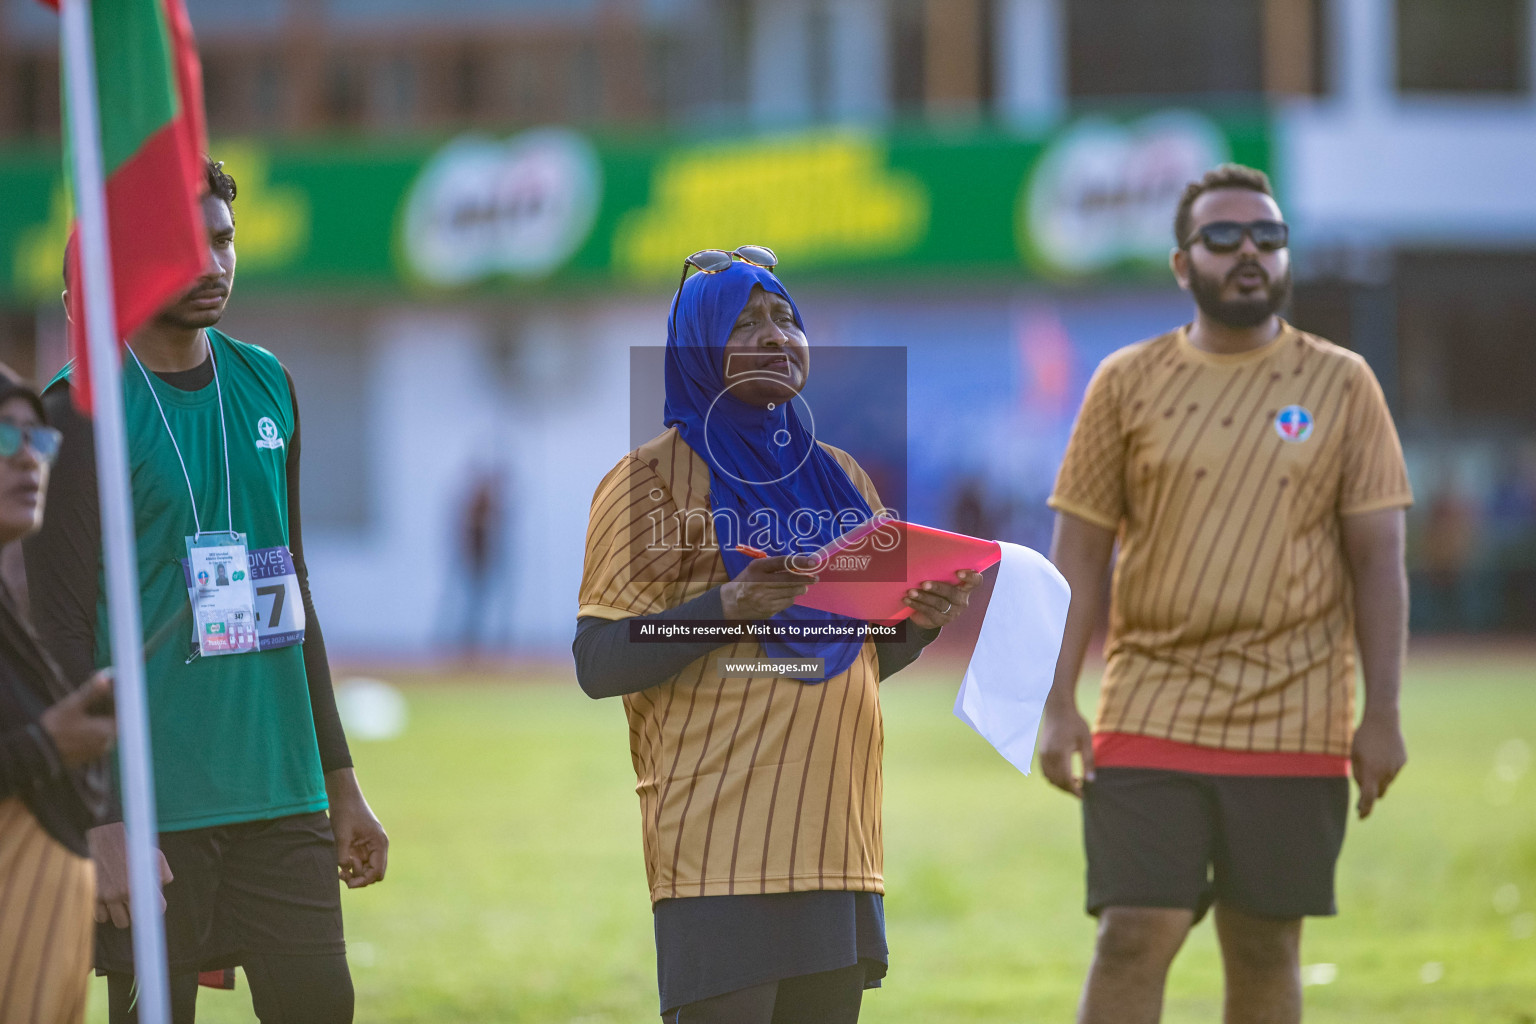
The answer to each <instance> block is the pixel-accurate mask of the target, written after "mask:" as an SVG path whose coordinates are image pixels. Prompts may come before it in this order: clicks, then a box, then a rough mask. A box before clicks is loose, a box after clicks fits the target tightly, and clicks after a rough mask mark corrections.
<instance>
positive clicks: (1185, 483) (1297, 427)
mask: <svg viewBox="0 0 1536 1024" xmlns="http://www.w3.org/2000/svg"><path fill="white" fill-rule="evenodd" d="M1412 500H1413V496H1412V492H1411V491H1410V489H1409V485H1408V475H1407V471H1406V469H1405V467H1404V464H1403V453H1402V447H1401V445H1400V444H1399V443H1398V437H1397V431H1396V429H1395V428H1394V426H1393V424H1392V417H1391V414H1390V413H1389V412H1388V411H1387V406H1386V401H1385V399H1384V398H1383V396H1382V393H1381V387H1380V385H1378V384H1377V382H1376V378H1375V376H1374V375H1373V374H1372V373H1371V370H1370V367H1369V366H1367V365H1366V363H1365V361H1364V360H1363V359H1361V358H1360V357H1359V356H1358V355H1355V354H1354V353H1352V352H1349V351H1347V350H1345V349H1343V348H1340V347H1338V346H1336V345H1333V344H1331V343H1330V342H1327V341H1324V340H1323V339H1321V338H1317V337H1314V336H1312V335H1309V334H1305V333H1302V332H1300V331H1297V330H1295V329H1294V328H1292V327H1290V326H1289V325H1283V329H1282V330H1281V332H1280V335H1279V336H1278V337H1277V338H1276V339H1275V340H1274V341H1273V342H1271V343H1269V344H1267V345H1265V346H1264V347H1262V348H1260V349H1257V350H1255V351H1253V352H1246V353H1240V354H1236V355H1218V354H1213V353H1209V352H1204V351H1202V350H1199V349H1196V348H1195V347H1194V346H1193V345H1191V344H1190V342H1189V338H1188V335H1187V332H1186V330H1185V329H1183V328H1181V329H1179V330H1177V331H1173V332H1170V333H1168V334H1165V335H1162V336H1161V337H1158V338H1154V339H1153V340H1151V341H1146V342H1142V343H1140V344H1137V345H1132V346H1130V347H1128V348H1124V349H1121V350H1120V351H1118V352H1115V353H1114V354H1112V355H1111V356H1109V357H1108V358H1107V359H1105V360H1104V362H1103V363H1102V364H1100V366H1099V368H1098V370H1097V372H1095V374H1094V376H1093V379H1092V381H1091V382H1090V383H1089V385H1088V392H1087V395H1086V396H1085V397H1084V400H1083V406H1082V409H1081V411H1080V412H1079V414H1078V419H1077V423H1076V424H1075V426H1074V427H1073V431H1072V437H1071V440H1070V442H1069V443H1068V447H1067V453H1066V456H1065V458H1064V460H1063V462H1062V465H1061V470H1060V473H1059V475H1058V477H1057V481H1056V487H1055V491H1054V493H1053V494H1052V496H1051V499H1050V504H1051V506H1052V507H1053V508H1055V509H1057V510H1058V511H1061V512H1065V513H1068V514H1070V515H1073V516H1076V517H1078V518H1081V519H1084V520H1086V521H1088V522H1090V523H1095V524H1097V525H1099V526H1102V527H1104V528H1105V529H1110V530H1118V531H1119V537H1120V554H1119V558H1118V561H1117V562H1116V565H1115V573H1114V582H1113V590H1112V597H1111V604H1110V627H1109V636H1108V640H1107V644H1106V655H1107V659H1108V662H1107V666H1106V670H1105V676H1104V685H1103V688H1102V690H1101V694H1100V701H1099V707H1098V712H1097V716H1096V721H1095V731H1097V732H1100V733H1124V734H1131V735H1139V736H1148V737H1156V738H1160V739H1165V740H1172V741H1175V742H1180V743H1189V744H1195V745H1198V746H1202V747H1214V748H1221V749H1224V750H1242V751H1261V752H1294V753H1306V754H1328V755H1334V756H1347V755H1348V754H1349V745H1350V739H1351V732H1352V729H1353V724H1354V696H1355V653H1354V643H1355V641H1354V606H1353V594H1352V591H1351V581H1350V576H1349V572H1348V566H1347V564H1346V561H1345V558H1344V551H1343V546H1342V539H1341V531H1340V518H1341V517H1342V516H1349V515H1356V514H1360V513H1364V512H1370V511H1375V510H1379V509H1386V508H1393V507H1400V506H1406V505H1408V504H1411V503H1412Z"/></svg>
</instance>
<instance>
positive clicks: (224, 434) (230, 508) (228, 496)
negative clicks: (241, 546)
mask: <svg viewBox="0 0 1536 1024" xmlns="http://www.w3.org/2000/svg"><path fill="white" fill-rule="evenodd" d="M203 342H204V343H205V344H206V345H207V346H208V362H210V363H212V364H213V387H214V390H215V391H216V392H217V393H218V396H219V436H220V437H221V438H222V439H223V442H224V508H225V511H226V512H228V513H229V532H230V533H234V532H235V502H234V492H233V485H232V484H231V481H230V474H229V426H228V424H227V423H225V421H224V386H223V385H222V384H220V383H219V363H218V360H216V359H214V357H213V340H212V339H211V338H209V337H208V335H207V333H206V332H204V334H203ZM124 348H127V349H128V354H129V355H131V356H133V361H134V362H135V363H137V364H138V367H139V372H140V373H142V374H143V375H144V384H145V385H146V386H147V387H148V388H149V396H150V397H151V398H153V399H154V400H155V408H156V409H159V410H160V422H161V423H163V424H165V433H166V436H167V437H169V438H170V439H171V447H172V448H174V449H175V450H176V461H177V462H179V463H181V478H182V479H183V480H185V481H186V482H187V498H188V499H189V500H190V501H191V503H192V524H193V526H195V527H196V528H197V534H196V536H198V537H201V536H202V535H203V521H202V518H201V517H200V516H198V514H197V495H196V494H194V493H193V491H192V477H191V476H190V475H189V474H188V473H187V460H186V459H185V458H183V457H182V454H181V445H179V444H177V443H176V434H175V432H174V431H173V430H171V421H170V420H168V419H166V416H165V406H163V405H161V404H160V396H159V394H157V393H156V392H155V386H154V384H152V383H150V380H149V371H148V370H146V369H144V364H143V363H142V362H140V361H139V354H138V353H137V352H135V351H134V350H133V348H132V346H127V345H125V346H124Z"/></svg>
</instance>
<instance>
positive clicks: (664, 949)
mask: <svg viewBox="0 0 1536 1024" xmlns="http://www.w3.org/2000/svg"><path fill="white" fill-rule="evenodd" d="M654 912H655V920H656V981H657V986H658V987H659V988H660V990H661V1012H662V1013H663V1014H665V1013H668V1012H670V1011H671V1010H674V1009H676V1008H677V1007H679V1006H686V1005H687V1004H689V1003H695V1002H698V1001H699V1000H700V999H709V998H711V997H712V996H718V995H724V994H725V993H727V992H735V991H738V990H739V989H744V988H751V987H753V986H755V985H763V984H766V983H768V982H770V981H779V980H781V979H783V978H795V977H799V976H800V975H803V974H819V973H820V972H822V971H835V970H839V969H841V968H844V967H852V966H853V965H854V964H856V963H859V962H861V961H862V962H864V963H865V964H866V966H867V969H868V973H867V975H866V980H865V986H864V987H865V988H879V987H880V979H881V978H883V977H885V972H886V965H887V962H888V958H889V953H888V951H887V949H886V945H885V900H884V898H883V897H881V896H880V895H879V894H878V893H872V892H832V891H826V890H816V891H813V892H788V893H773V894H769V895H751V896H693V897H687V898H682V899H668V900H661V901H659V902H657V903H656V905H655V907H654Z"/></svg>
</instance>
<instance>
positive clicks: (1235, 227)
mask: <svg viewBox="0 0 1536 1024" xmlns="http://www.w3.org/2000/svg"><path fill="white" fill-rule="evenodd" d="M1244 235H1247V236H1248V237H1249V238H1251V239H1253V244H1254V246H1255V247H1257V248H1258V249H1259V250H1260V251H1262V252H1274V251H1275V250H1277V249H1284V248H1285V247H1286V245H1287V244H1288V243H1289V242H1290V239H1291V229H1290V226H1289V225H1287V224H1285V223H1283V222H1282V221H1278V220H1251V221H1248V222H1247V223H1246V224H1244V223H1243V222H1241V221H1236V220H1215V221H1211V223H1209V224H1206V225H1203V226H1202V227H1201V228H1200V229H1199V230H1198V231H1196V232H1195V233H1194V234H1193V235H1192V236H1190V239H1189V241H1187V242H1185V243H1184V248H1186V249H1188V248H1189V247H1190V246H1192V245H1194V244H1195V243H1196V242H1203V243H1204V244H1205V247H1206V248H1207V249H1209V250H1210V251H1211V252H1236V251H1237V250H1238V249H1239V248H1240V247H1241V246H1242V244H1243V236H1244Z"/></svg>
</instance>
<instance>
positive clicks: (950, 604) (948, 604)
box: [939, 601, 955, 615]
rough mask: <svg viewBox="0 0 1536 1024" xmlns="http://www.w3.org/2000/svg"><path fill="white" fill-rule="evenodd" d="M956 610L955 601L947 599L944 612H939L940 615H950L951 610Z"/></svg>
mask: <svg viewBox="0 0 1536 1024" xmlns="http://www.w3.org/2000/svg"><path fill="white" fill-rule="evenodd" d="M954 610H955V606H954V604H953V602H950V601H945V602H944V610H943V611H942V612H940V613H939V614H940V615H948V614H949V613H950V612H952V611H954Z"/></svg>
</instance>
